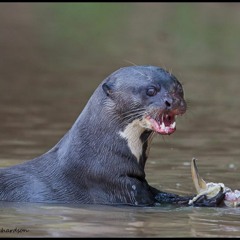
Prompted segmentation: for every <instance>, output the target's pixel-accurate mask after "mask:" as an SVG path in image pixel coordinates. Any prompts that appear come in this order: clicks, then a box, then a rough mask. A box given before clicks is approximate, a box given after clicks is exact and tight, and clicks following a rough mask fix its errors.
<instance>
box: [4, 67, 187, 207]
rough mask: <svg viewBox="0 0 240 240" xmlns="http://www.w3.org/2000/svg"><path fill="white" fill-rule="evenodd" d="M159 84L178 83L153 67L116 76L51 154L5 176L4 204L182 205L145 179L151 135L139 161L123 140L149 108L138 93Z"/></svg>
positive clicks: (98, 92) (108, 80)
mask: <svg viewBox="0 0 240 240" xmlns="http://www.w3.org/2000/svg"><path fill="white" fill-rule="evenodd" d="M140 73H141V74H140ZM146 76H147V77H146ZM165 78H166V79H169V81H167V80H166V79H165ZM122 79H125V80H122ZM154 79H160V80H159V81H160V82H161V81H163V80H164V81H163V82H162V86H166V89H168V85H169V84H172V83H175V81H176V80H175V78H174V77H173V76H172V75H170V74H168V73H167V72H166V71H164V70H163V69H161V68H156V67H151V66H149V67H128V68H123V69H120V70H118V71H116V72H115V73H113V74H111V75H110V76H109V77H108V78H106V79H105V80H104V81H103V82H102V84H100V85H99V87H98V88H97V89H96V90H95V92H94V94H93V95H92V96H91V98H90V99H89V101H88V103H87V105H86V106H85V108H84V110H83V111H82V113H81V114H80V115H79V117H78V119H77V120H76V122H75V123H74V124H73V126H72V128H71V129H70V130H69V131H68V132H67V133H66V134H65V135H64V136H63V138H62V139H61V140H60V141H59V142H58V143H57V144H56V145H55V146H54V147H53V148H52V149H51V150H49V151H48V152H47V153H45V154H43V155H41V156H39V157H37V158H35V159H33V160H30V161H26V162H24V163H22V164H19V165H16V166H12V167H8V168H3V169H1V170H0V200H4V201H19V202H51V203H55V202H56V203H59V202H61V203H87V204H95V203H96V204H129V205H154V204H156V203H159V202H160V203H161V202H168V201H169V199H170V200H171V201H172V202H176V201H177V200H179V199H180V200H183V199H181V198H180V197H179V196H177V195H174V194H169V195H166V194H165V195H164V196H163V195H161V194H162V192H161V191H159V190H157V189H155V188H152V187H151V186H149V184H148V183H147V181H146V179H145V172H144V166H145V163H146V160H147V152H148V151H147V150H148V148H149V147H150V146H148V143H149V141H148V140H149V137H151V136H152V131H150V130H145V131H144V132H143V133H142V134H141V136H140V141H141V142H142V154H141V155H140V157H139V159H137V158H136V156H135V155H134V154H133V153H132V151H131V150H130V148H129V146H128V143H127V140H126V139H125V138H123V137H121V135H120V134H119V132H121V131H123V130H124V129H125V127H126V126H127V124H129V123H131V122H132V121H133V120H134V119H137V118H139V117H140V116H142V113H143V112H144V111H145V107H144V106H141V104H142V103H141V101H142V98H143V97H145V96H143V97H142V96H139V95H140V94H143V93H140V92H139V91H140V90H139V89H141V88H145V87H146V86H147V85H148V84H149V82H150V81H154ZM170 80H171V81H170ZM104 83H106V85H104ZM104 86H105V87H104ZM104 88H105V89H104ZM126 89H128V90H126ZM127 91H128V92H127ZM141 91H142V90H141ZM123 92H124V95H123ZM130 93H131V96H130V95H129V94H130ZM120 100H121V102H119V101H120ZM144 101H145V100H144ZM159 101H160V103H162V100H161V99H159ZM126 108H128V109H126ZM161 196H163V197H161ZM166 196H167V197H166ZM166 199H167V200H166ZM171 201H170V202H171Z"/></svg>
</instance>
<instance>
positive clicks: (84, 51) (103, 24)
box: [0, 3, 240, 192]
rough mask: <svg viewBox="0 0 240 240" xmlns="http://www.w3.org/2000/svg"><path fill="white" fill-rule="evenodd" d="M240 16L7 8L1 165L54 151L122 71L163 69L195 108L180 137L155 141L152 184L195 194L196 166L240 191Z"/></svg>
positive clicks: (0, 84)
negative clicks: (108, 82) (96, 95)
mask: <svg viewBox="0 0 240 240" xmlns="http://www.w3.org/2000/svg"><path fill="white" fill-rule="evenodd" d="M239 10H240V5H239V4H238V3H1V4H0V53H1V57H0V165H1V166H9V165H13V164H16V163H19V162H21V161H25V160H28V159H31V158H34V157H36V156H38V155H40V154H42V153H44V152H45V151H47V150H49V149H50V148H51V147H53V145H55V144H56V143H57V142H58V141H59V140H60V138H61V137H62V136H63V135H64V134H65V133H66V131H67V130H68V129H69V128H70V127H71V125H72V124H73V123H74V121H75V120H76V118H77V117H78V115H79V114H80V112H81V111H82V109H83V107H84V106H85V104H86V102H87V100H88V99H89V97H90V96H91V94H92V93H93V91H94V90H95V89H96V87H97V86H98V85H99V84H100V83H101V81H102V80H104V78H105V77H107V76H108V75H109V74H110V73H112V72H113V71H115V70H117V69H118V68H120V67H123V66H129V65H133V64H136V65H157V66H161V67H163V68H165V69H167V70H169V71H171V72H172V73H173V74H174V75H175V76H176V77H177V78H178V79H179V81H180V82H182V83H183V86H184V89H185V96H186V99H187V101H188V103H189V104H188V111H187V113H186V114H185V116H183V117H181V118H178V122H177V128H178V130H177V131H176V133H174V134H173V135H171V136H166V137H162V136H157V137H156V139H155V140H154V143H153V149H152V151H151V154H150V159H149V162H148V164H147V166H146V168H147V169H146V171H147V172H151V174H150V175H149V176H148V175H147V176H148V179H149V181H150V182H151V183H153V184H156V187H159V184H160V183H163V186H160V187H166V188H169V189H171V188H172V189H173V190H174V191H180V192H181V191H182V192H184V191H185V192H189V191H191V192H192V191H194V190H193V187H192V182H191V176H190V168H189V163H190V160H191V158H192V157H196V158H199V159H201V162H200V165H201V166H200V169H202V173H203V174H205V175H206V176H209V178H210V179H211V177H212V179H211V180H215V181H220V180H221V181H226V182H227V183H229V185H233V186H235V187H237V186H239V180H240V178H239V177H238V175H237V173H238V172H239V169H238V167H239V156H240V148H239V143H240V141H239V140H240V139H239V133H240V127H239V126H240V125H239V122H240V121H239V120H240V116H239V109H240V100H239V92H240V84H239V78H240V68H239V67H240V54H239V52H240V44H239V43H240V15H239ZM163 169H164V170H165V171H164V172H163V171H162V170H163ZM216 169H217V171H216ZM223 173H224V174H225V175H224V176H225V178H224V179H223V180H222V176H223ZM232 173H236V175H232ZM185 176H187V179H186V180H185ZM227 176H229V177H230V176H231V178H230V179H229V178H228V177H227ZM233 177H234V178H233ZM184 181H186V182H184ZM177 187H178V188H179V190H176V188H177Z"/></svg>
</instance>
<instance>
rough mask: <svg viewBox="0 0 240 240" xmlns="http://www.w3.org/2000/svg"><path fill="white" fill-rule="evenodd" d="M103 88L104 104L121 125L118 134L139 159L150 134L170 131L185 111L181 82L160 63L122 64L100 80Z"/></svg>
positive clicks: (173, 130)
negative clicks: (148, 64) (129, 65)
mask: <svg viewBox="0 0 240 240" xmlns="http://www.w3.org/2000/svg"><path fill="white" fill-rule="evenodd" d="M102 88H103V91H104V92H105V95H106V105H107V106H109V107H110V109H111V112H112V113H113V115H114V118H115V119H118V122H119V126H121V131H120V132H119V133H120V135H121V136H122V137H124V138H125V139H126V140H127V141H128V146H129V148H130V150H131V152H132V153H133V154H134V155H135V156H136V157H137V158H138V159H139V157H140V156H141V155H142V149H143V147H142V146H143V142H144V141H145V142H146V140H148V137H149V135H152V134H151V133H158V134H162V135H170V134H172V133H173V132H175V130H176V122H175V120H176V116H177V115H182V114H184V113H185V111H186V102H185V100H184V93H183V88H182V85H181V84H180V82H179V81H178V80H177V79H176V77H174V76H173V75H172V74H170V73H169V72H168V71H166V70H164V69H162V68H159V67H155V66H132V67H125V68H121V69H119V70H118V71H116V72H114V73H113V74H112V75H110V76H109V77H108V78H107V79H106V80H105V81H104V82H103V85H102ZM144 136H145V138H147V139H144Z"/></svg>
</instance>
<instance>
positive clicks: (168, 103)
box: [164, 98, 173, 109]
mask: <svg viewBox="0 0 240 240" xmlns="http://www.w3.org/2000/svg"><path fill="white" fill-rule="evenodd" d="M164 102H165V106H166V109H170V108H171V107H172V104H173V100H172V98H165V99H164Z"/></svg>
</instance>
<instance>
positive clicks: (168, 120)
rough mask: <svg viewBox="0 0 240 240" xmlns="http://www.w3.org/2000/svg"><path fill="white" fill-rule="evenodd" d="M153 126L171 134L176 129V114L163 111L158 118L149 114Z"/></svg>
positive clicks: (163, 133)
mask: <svg viewBox="0 0 240 240" xmlns="http://www.w3.org/2000/svg"><path fill="white" fill-rule="evenodd" d="M146 119H147V120H148V121H150V123H151V128H152V129H153V130H154V131H155V132H157V133H160V134H162V135H170V134H172V133H173V132H175V130H176V122H175V115H174V114H170V113H161V114H160V115H159V116H158V117H157V118H152V117H151V116H147V117H146Z"/></svg>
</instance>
